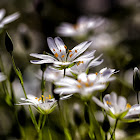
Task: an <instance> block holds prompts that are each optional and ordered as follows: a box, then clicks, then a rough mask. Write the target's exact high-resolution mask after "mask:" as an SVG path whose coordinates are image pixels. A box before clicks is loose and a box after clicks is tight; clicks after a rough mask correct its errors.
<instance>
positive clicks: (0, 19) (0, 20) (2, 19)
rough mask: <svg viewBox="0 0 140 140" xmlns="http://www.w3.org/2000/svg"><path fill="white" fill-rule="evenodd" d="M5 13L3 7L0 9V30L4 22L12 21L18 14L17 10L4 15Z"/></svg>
mask: <svg viewBox="0 0 140 140" xmlns="http://www.w3.org/2000/svg"><path fill="white" fill-rule="evenodd" d="M5 13H6V11H5V9H0V31H1V29H2V28H4V26H5V25H6V24H8V23H10V22H13V21H15V20H16V19H18V18H19V15H20V14H19V13H18V12H16V13H14V14H12V15H9V16H7V17H4V16H5Z"/></svg>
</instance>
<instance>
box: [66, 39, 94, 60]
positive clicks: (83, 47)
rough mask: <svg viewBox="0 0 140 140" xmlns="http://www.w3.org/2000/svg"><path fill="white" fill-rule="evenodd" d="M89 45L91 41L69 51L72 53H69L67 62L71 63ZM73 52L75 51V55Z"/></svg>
mask: <svg viewBox="0 0 140 140" xmlns="http://www.w3.org/2000/svg"><path fill="white" fill-rule="evenodd" d="M91 43H92V42H91V41H85V42H82V43H81V44H79V45H77V46H76V47H74V48H73V49H72V50H71V51H72V52H71V53H69V55H68V59H67V61H73V60H74V59H75V58H76V57H77V56H79V55H80V54H82V53H83V52H84V51H85V50H86V49H87V48H88V47H89V46H90V45H91ZM75 50H77V53H75ZM71 54H73V55H72V57H70V55H71Z"/></svg>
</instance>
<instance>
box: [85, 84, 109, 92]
mask: <svg viewBox="0 0 140 140" xmlns="http://www.w3.org/2000/svg"><path fill="white" fill-rule="evenodd" d="M105 88H106V86H105V85H95V86H92V87H88V88H85V92H87V93H94V92H95V91H100V90H103V89H105Z"/></svg>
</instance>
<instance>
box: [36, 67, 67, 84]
mask: <svg viewBox="0 0 140 140" xmlns="http://www.w3.org/2000/svg"><path fill="white" fill-rule="evenodd" d="M66 72H67V71H66ZM37 77H38V78H39V79H42V71H41V70H40V71H39V72H38V74H37ZM63 77H64V71H63V70H57V69H54V68H52V67H48V68H47V69H46V70H45V71H44V80H45V81H48V82H54V81H57V80H59V79H61V78H63Z"/></svg>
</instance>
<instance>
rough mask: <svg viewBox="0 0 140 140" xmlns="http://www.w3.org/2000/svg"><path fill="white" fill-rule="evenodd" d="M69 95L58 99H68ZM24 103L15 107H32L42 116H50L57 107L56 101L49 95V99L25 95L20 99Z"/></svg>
mask: <svg viewBox="0 0 140 140" xmlns="http://www.w3.org/2000/svg"><path fill="white" fill-rule="evenodd" d="M70 96H71V95H68V96H63V97H60V100H64V99H68V98H69V97H70ZM21 100H22V101H24V102H19V104H17V105H32V106H33V107H35V108H36V109H37V111H39V113H42V114H50V113H51V112H52V111H53V110H54V108H55V107H56V106H57V100H55V98H52V97H51V95H49V97H45V96H44V95H42V96H41V97H39V98H38V97H35V96H34V95H32V94H29V95H27V99H26V98H21Z"/></svg>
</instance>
